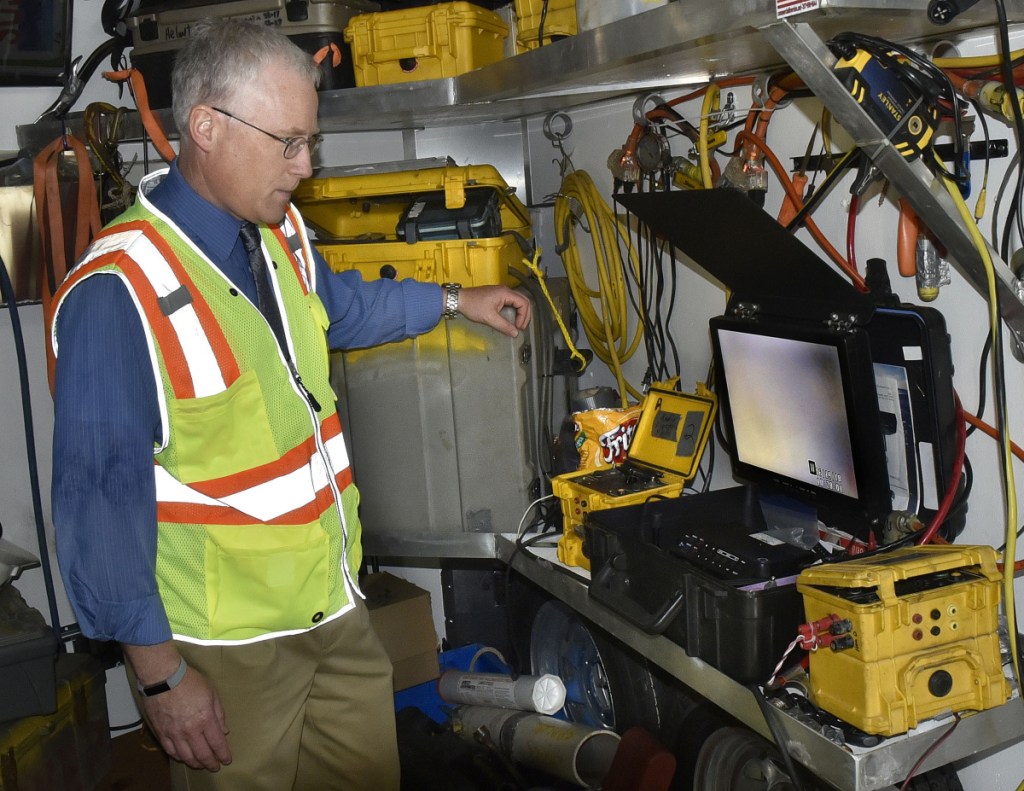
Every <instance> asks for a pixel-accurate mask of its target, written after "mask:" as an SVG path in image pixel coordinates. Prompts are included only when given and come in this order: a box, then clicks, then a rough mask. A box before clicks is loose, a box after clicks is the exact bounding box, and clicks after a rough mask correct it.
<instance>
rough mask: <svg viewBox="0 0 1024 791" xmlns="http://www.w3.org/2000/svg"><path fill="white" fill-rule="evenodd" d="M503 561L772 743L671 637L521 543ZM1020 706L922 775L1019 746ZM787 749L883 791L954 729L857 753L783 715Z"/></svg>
mask: <svg viewBox="0 0 1024 791" xmlns="http://www.w3.org/2000/svg"><path fill="white" fill-rule="evenodd" d="M495 552H496V557H498V558H499V559H500V560H502V561H503V562H505V563H506V564H508V565H510V566H511V567H512V568H513V569H515V570H516V571H517V572H519V573H520V574H522V575H523V576H524V577H526V578H527V579H529V580H530V581H531V582H533V583H535V584H536V585H539V586H540V587H541V588H543V589H544V590H546V591H547V592H548V593H550V594H551V595H552V596H555V597H556V598H558V599H560V600H561V601H563V602H565V603H566V604H567V605H569V607H571V608H572V609H573V610H575V611H576V612H578V613H579V614H580V615H582V616H583V617H584V618H586V619H588V620H589V621H592V622H593V623H595V624H596V625H597V626H599V627H601V628H602V629H604V630H605V631H607V632H608V633H609V634H611V635H613V636H614V637H616V638H617V639H619V640H621V641H622V642H623V643H624V644H626V645H628V646H630V647H631V648H633V649H634V650H636V651H637V652H638V653H640V654H641V655H643V656H644V657H646V658H647V659H649V660H650V661H651V662H653V663H654V664H656V665H658V666H659V667H660V668H662V669H663V670H665V671H666V672H668V673H670V674H671V675H672V676H673V677H675V678H677V679H678V680H679V681H681V682H682V683H683V684H685V685H686V686H688V687H690V688H692V689H694V690H696V691H697V692H699V693H700V694H702V695H703V696H704V697H706V698H707V699H708V700H710V701H711V702H712V703H714V704H715V705H717V706H719V707H721V708H722V709H724V710H725V711H727V712H729V713H730V714H732V715H733V716H734V717H736V718H737V719H738V720H740V721H741V722H743V723H744V724H745V725H746V726H747V727H749V728H752V729H753V730H755V731H757V732H758V733H760V734H761V735H762V736H764V737H765V738H767V739H772V735H771V731H770V729H769V728H768V724H767V723H766V722H765V719H764V717H763V715H762V713H761V710H760V708H759V707H758V705H757V701H756V700H754V695H753V693H752V692H751V691H750V690H749V689H748V688H747V687H745V686H743V685H742V684H740V683H738V682H736V681H734V680H733V679H731V678H729V677H728V676H726V675H724V674H723V673H721V672H719V671H718V670H716V669H715V668H713V667H711V666H710V665H708V664H707V663H706V662H703V661H701V660H699V659H695V658H693V657H691V656H688V655H687V654H686V652H685V651H684V650H683V649H682V648H681V647H680V646H678V645H677V644H675V643H673V642H672V641H671V640H668V639H667V638H665V637H660V636H655V635H649V634H646V633H644V632H643V631H641V630H639V629H637V628H635V627H633V626H631V625H630V624H629V623H627V622H626V621H625V620H623V619H622V618H621V617H619V616H618V615H616V614H615V613H613V612H612V611H611V610H608V609H607V608H605V607H603V606H601V605H600V604H597V603H595V602H593V601H591V599H590V595H589V593H588V592H587V585H586V582H585V581H584V580H582V579H581V578H580V577H578V576H576V575H573V574H572V573H571V572H568V571H567V570H565V569H564V568H559V567H557V566H556V565H555V564H553V563H551V562H549V561H547V560H545V559H543V558H539V557H537V556H536V555H533V554H528V553H526V552H524V551H521V550H518V549H517V548H516V544H515V540H514V537H512V536H508V535H496V536H495ZM1022 706H1024V704H1022V702H1021V700H1020V698H1014V699H1013V700H1011V701H1010V702H1008V703H1005V704H1003V705H1002V706H997V707H996V708H994V709H989V710H987V711H983V712H978V713H975V714H970V715H968V716H964V717H963V718H962V720H961V721H960V723H959V724H958V725H957V728H956V731H955V732H954V733H953V734H952V735H951V736H950V737H949V738H947V739H946V740H944V741H943V742H942V743H941V744H938V745H936V746H935V748H934V752H933V753H932V754H930V755H929V756H928V759H927V760H926V761H925V762H924V763H923V764H922V766H921V771H926V770H928V769H932V768H935V767H938V766H943V765H945V764H947V763H950V762H952V761H957V760H961V759H963V758H966V757H969V756H971V755H974V754H975V753H978V752H980V751H982V750H986V749H990V748H994V747H998V746H1001V745H1004V744H1008V743H1009V742H1011V741H1016V740H1019V739H1020V738H1021V736H1022V735H1024V708H1022ZM778 722H779V723H780V724H781V726H782V729H783V731H784V733H785V738H786V743H787V745H786V746H787V749H789V751H790V753H791V755H792V756H793V757H794V759H795V760H797V761H799V762H800V763H801V764H803V765H804V766H806V767H807V768H808V769H810V770H811V771H812V772H814V774H815V775H816V776H817V777H819V778H821V779H822V780H824V781H826V782H828V783H829V784H831V785H833V786H834V787H835V788H838V789H843V791H881V789H888V788H892V787H893V786H894V785H899V784H900V783H902V782H903V780H904V779H905V778H906V774H907V771H908V768H909V767H911V766H913V765H914V764H915V763H916V762H917V760H918V759H919V758H920V757H921V756H922V755H924V754H925V752H926V751H927V750H929V749H930V748H932V746H933V745H935V743H936V742H937V740H938V739H939V738H941V737H942V735H943V734H944V733H945V732H946V730H947V729H948V727H949V725H952V720H950V721H949V724H948V725H947V724H946V723H939V724H937V725H936V727H934V728H931V729H929V730H927V731H920V732H915V733H911V734H906V735H902V736H897V737H893V738H891V739H887V740H885V741H883V742H882V743H881V744H880V745H879V746H877V747H874V748H871V749H870V750H859V751H857V752H853V751H852V750H851V749H850V748H847V747H845V746H843V745H840V744H837V743H835V742H833V741H831V740H830V739H828V738H826V737H825V736H824V735H823V734H822V733H821V732H819V731H818V730H815V729H812V728H810V727H809V726H807V725H805V724H804V723H802V722H800V721H798V720H796V719H794V718H793V717H791V716H789V715H788V714H785V713H782V712H779V716H778Z"/></svg>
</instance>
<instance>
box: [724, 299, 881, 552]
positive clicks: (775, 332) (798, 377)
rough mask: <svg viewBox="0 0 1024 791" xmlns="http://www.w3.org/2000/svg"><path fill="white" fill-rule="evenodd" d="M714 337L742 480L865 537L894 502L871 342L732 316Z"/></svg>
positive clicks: (860, 335) (857, 333)
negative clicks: (796, 501) (794, 499)
mask: <svg viewBox="0 0 1024 791" xmlns="http://www.w3.org/2000/svg"><path fill="white" fill-rule="evenodd" d="M711 329H712V342H713V347H714V352H715V360H716V373H715V376H716V380H715V381H716V389H717V390H718V394H719V399H720V404H721V407H722V416H723V420H724V426H725V429H726V433H727V436H728V440H729V442H730V444H731V445H732V450H733V470H734V472H735V473H736V475H737V477H739V478H741V479H745V480H748V481H750V482H751V483H754V484H760V485H765V486H767V487H768V488H769V489H770V490H771V491H773V492H777V493H781V494H789V495H792V496H795V497H797V498H799V499H800V500H802V501H804V502H809V503H811V504H813V505H815V506H816V507H817V508H818V511H819V516H820V517H821V518H822V519H823V520H824V521H826V522H828V521H832V522H833V523H840V524H839V526H842V527H844V528H845V529H848V530H849V529H850V524H849V522H850V521H851V520H852V521H853V522H854V523H855V526H856V527H860V528H861V529H858V530H856V531H855V534H858V535H861V534H866V532H867V529H868V528H869V526H870V524H869V523H870V522H872V521H873V520H875V519H877V518H879V517H881V516H883V515H884V514H886V513H888V511H889V510H890V500H891V497H890V495H889V488H888V475H887V473H886V466H885V465H886V457H885V445H884V441H883V435H882V426H881V421H880V417H879V409H878V401H877V395H876V392H875V384H874V381H875V380H874V370H873V367H872V362H871V350H870V344H869V341H868V337H867V335H866V333H864V331H863V330H854V331H852V332H842V333H839V332H834V331H832V330H830V329H829V328H827V327H825V326H820V327H819V326H802V325H796V324H795V323H784V322H778V323H774V324H773V323H766V322H763V321H748V320H740V319H733V318H729V317H720V318H717V319H712V322H711Z"/></svg>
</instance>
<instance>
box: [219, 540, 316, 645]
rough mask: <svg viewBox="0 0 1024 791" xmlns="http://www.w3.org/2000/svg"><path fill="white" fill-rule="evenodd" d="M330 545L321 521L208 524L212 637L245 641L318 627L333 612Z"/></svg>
mask: <svg viewBox="0 0 1024 791" xmlns="http://www.w3.org/2000/svg"><path fill="white" fill-rule="evenodd" d="M328 545H329V540H328V537H327V534H326V533H325V532H324V530H323V528H322V527H321V526H320V524H319V523H316V522H314V523H312V524H308V525H287V526H279V525H245V526H237V525H210V526H208V527H207V541H206V552H205V555H206V557H205V560H206V601H207V612H208V617H209V623H210V639H213V640H244V639H246V638H250V637H258V636H260V635H263V634H266V633H268V632H279V631H290V630H296V629H307V628H309V627H311V626H314V625H315V624H316V623H317V622H318V621H319V620H320V619H322V618H323V616H324V615H325V614H326V613H327V609H328V573H329V567H330V563H329V562H328V557H329V546H328Z"/></svg>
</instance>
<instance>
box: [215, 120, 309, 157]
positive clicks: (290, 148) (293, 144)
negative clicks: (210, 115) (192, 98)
mask: <svg viewBox="0 0 1024 791" xmlns="http://www.w3.org/2000/svg"><path fill="white" fill-rule="evenodd" d="M211 109H213V110H216V111H217V112H218V113H220V114H221V115H226V116H227V117H228V118H234V119H235V120H236V121H238V123H240V124H245V125H246V126H249V127H252V128H253V129H255V130H256V131H257V132H262V133H263V134H265V135H266V136H267V137H272V138H274V139H275V140H276V141H277V142H279V143H284V158H285V159H295V157H297V156H298V155H299V154H301V153H302V150H303V149H305V148H308V149H309V155H310V156H313V154H314V153H315V152H316V150H317V148H318V147H319V146H320V144H321V143H322V142H323V141H324V136H323V135H322V134H320V133H319V132H318V133H317V134H315V135H310V136H309V137H278V136H277V135H275V134H273V133H272V132H268V131H267V130H266V129H260V128H259V127H258V126H256V124H250V123H249V122H248V121H243V120H242V119H241V118H239V117H238V116H237V115H232V114H231V113H229V112H228V111H227V110H221V109H220V108H219V107H211Z"/></svg>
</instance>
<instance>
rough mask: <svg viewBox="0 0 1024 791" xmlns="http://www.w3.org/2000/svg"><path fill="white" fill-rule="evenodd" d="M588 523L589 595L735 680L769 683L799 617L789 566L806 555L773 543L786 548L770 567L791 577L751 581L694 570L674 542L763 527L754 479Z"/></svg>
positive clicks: (611, 512) (616, 511) (598, 514)
mask: <svg viewBox="0 0 1024 791" xmlns="http://www.w3.org/2000/svg"><path fill="white" fill-rule="evenodd" d="M587 525H588V528H589V529H588V531H587V549H588V552H589V553H590V562H591V568H592V569H593V570H594V571H593V573H592V577H591V582H590V588H589V591H590V597H591V598H592V599H594V600H595V601H598V602H600V603H601V604H603V605H605V606H606V607H608V608H610V609H612V610H613V611H615V612H616V613H618V614H619V615H621V616H622V617H623V618H625V619H626V620H628V621H629V622H630V623H632V624H633V625H634V626H636V627H638V628H640V629H642V630H643V631H645V632H647V633H649V634H663V635H664V636H665V637H667V638H669V639H670V640H672V641H673V642H675V643H678V644H679V645H680V646H682V647H683V648H684V649H685V650H686V653H687V654H689V655H690V656H693V657H697V658H698V659H703V660H704V661H705V662H707V663H708V664H710V665H712V666H714V667H716V668H718V669H719V670H721V671H722V672H723V673H725V674H726V675H727V676H730V677H732V678H734V679H735V680H736V681H739V682H741V683H744V684H749V683H755V682H756V683H763V682H765V681H767V679H768V677H769V675H770V674H771V672H772V670H773V669H774V667H775V664H776V663H777V662H778V661H779V659H781V658H782V656H783V654H784V653H785V650H786V647H787V645H788V644H789V642H790V641H791V640H792V639H793V637H794V636H795V635H796V633H797V626H798V625H799V624H800V623H801V622H802V621H803V619H804V609H803V601H802V598H801V596H800V594H799V593H798V592H797V589H796V582H795V580H796V577H795V574H796V572H797V571H798V570H799V567H800V566H801V565H802V563H801V561H803V562H804V563H806V562H809V561H810V556H809V555H808V553H806V552H803V551H802V550H797V549H795V548H794V547H790V546H789V545H783V546H781V547H776V548H775V549H777V550H779V551H780V552H781V553H783V555H784V556H779V557H777V558H774V559H773V560H774V561H775V562H776V563H777V564H778V565H777V566H776V568H777V570H780V571H782V570H783V568H785V569H786V570H788V571H791V572H792V575H790V576H788V577H784V578H781V579H776V580H771V581H769V582H767V583H765V582H761V583H755V582H753V581H752V580H749V579H748V580H737V579H735V578H734V577H732V576H731V575H729V574H728V573H727V571H726V570H725V569H721V573H720V574H719V575H715V574H713V573H711V572H710V571H707V570H704V569H703V568H698V567H697V566H696V565H693V564H692V563H689V562H688V561H686V560H685V559H683V558H682V557H680V553H679V552H678V550H677V545H678V544H679V542H680V541H681V540H685V539H687V538H688V534H690V533H691V531H692V529H693V527H694V526H695V525H713V526H715V529H716V530H718V531H719V532H720V531H722V530H729V529H730V527H729V526H730V525H731V526H732V528H731V529H732V530H733V532H734V534H735V536H736V537H737V538H739V537H740V536H741V535H745V528H748V527H749V528H750V529H754V528H755V527H756V526H758V525H760V526H761V527H762V528H763V526H764V521H763V517H762V516H761V512H760V508H759V506H758V501H757V496H756V492H755V491H754V490H753V489H752V488H751V487H746V486H744V487H738V488H732V489H721V490H718V491H714V492H709V493H707V494H705V495H696V496H687V497H679V498H676V499H671V500H656V501H651V502H650V503H646V504H642V505H632V506H627V507H625V508H611V509H608V510H605V511H595V512H594V513H592V514H591V515H590V517H589V519H588V522H587ZM753 543H754V542H751V544H753ZM789 550H792V551H791V552H790V551H789ZM730 562H731V561H730V560H729V559H723V563H730ZM704 567H705V568H709V567H711V564H704ZM742 582H746V583H747V584H745V585H744V584H741V583H742Z"/></svg>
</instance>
